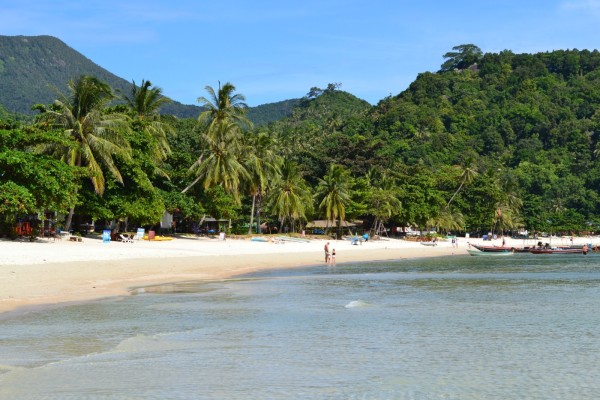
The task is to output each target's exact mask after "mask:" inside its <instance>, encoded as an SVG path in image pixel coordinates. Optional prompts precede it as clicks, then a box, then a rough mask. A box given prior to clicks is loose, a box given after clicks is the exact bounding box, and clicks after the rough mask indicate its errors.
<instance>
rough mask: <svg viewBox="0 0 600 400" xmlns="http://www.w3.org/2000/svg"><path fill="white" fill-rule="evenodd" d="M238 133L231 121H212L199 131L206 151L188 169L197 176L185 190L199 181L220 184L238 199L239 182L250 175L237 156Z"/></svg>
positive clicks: (206, 185) (208, 184)
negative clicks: (202, 131) (206, 129)
mask: <svg viewBox="0 0 600 400" xmlns="http://www.w3.org/2000/svg"><path fill="white" fill-rule="evenodd" d="M239 136H240V131H239V128H238V126H237V125H236V124H235V123H234V122H230V121H224V122H222V123H220V124H217V125H212V126H211V127H210V128H209V130H208V132H207V133H205V134H203V135H202V137H203V141H204V144H205V146H206V151H205V152H203V153H202V154H201V155H200V157H199V158H198V160H196V162H195V163H194V164H192V166H191V167H190V172H191V173H192V174H194V175H196V177H197V178H196V180H195V181H194V182H193V183H192V184H191V185H190V186H188V187H187V188H186V189H184V192H185V191H187V189H189V188H190V187H191V186H192V185H193V184H194V183H196V182H198V181H202V184H203V187H204V189H209V188H211V187H213V186H221V187H223V189H224V190H225V192H227V193H230V194H232V195H233V196H234V198H235V199H236V200H237V201H239V195H240V188H241V183H242V181H243V180H244V179H247V178H249V174H248V171H247V170H246V168H245V167H244V165H243V164H242V163H241V161H240V158H239V157H240V143H241V142H240V137H239Z"/></svg>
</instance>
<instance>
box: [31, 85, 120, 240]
mask: <svg viewBox="0 0 600 400" xmlns="http://www.w3.org/2000/svg"><path fill="white" fill-rule="evenodd" d="M68 86H69V90H70V93H69V94H68V95H64V94H61V95H60V98H59V99H58V100H56V101H55V102H54V104H53V106H52V107H43V108H42V109H41V111H42V115H41V118H40V120H41V122H42V123H47V122H50V123H51V124H52V126H53V127H55V128H60V129H62V133H63V135H64V136H65V137H67V138H69V139H70V140H72V141H73V142H74V145H73V146H67V147H65V146H49V150H50V151H52V153H53V154H55V155H56V156H58V157H60V158H61V159H62V160H63V161H65V162H67V163H68V164H69V165H73V166H77V167H84V168H85V169H86V170H87V173H88V176H89V178H90V179H91V182H92V185H93V187H94V190H95V191H96V193H98V194H102V193H103V192H104V185H105V176H104V170H105V169H106V170H108V172H110V173H111V174H112V175H113V176H114V178H115V179H116V180H117V181H119V182H121V183H122V182H123V178H122V177H121V173H120V172H119V170H118V168H117V166H116V165H115V162H114V159H113V155H114V154H118V155H120V156H121V157H123V158H128V157H130V147H129V143H128V142H127V140H126V139H125V136H124V135H123V134H124V133H125V132H128V131H129V130H130V126H129V121H128V118H127V116H126V115H124V114H122V113H105V109H106V107H107V106H108V104H109V103H110V101H111V100H113V99H114V97H115V96H114V94H113V92H112V89H111V87H110V86H109V85H107V84H106V83H104V82H101V81H100V80H98V79H97V78H95V77H92V76H87V75H83V76H81V77H80V78H79V79H77V80H76V81H73V80H71V81H70V82H69V85H68ZM74 211H75V208H74V207H72V208H71V210H70V212H69V215H68V217H67V221H66V223H65V230H68V229H69V228H70V225H71V220H72V217H73V214H74Z"/></svg>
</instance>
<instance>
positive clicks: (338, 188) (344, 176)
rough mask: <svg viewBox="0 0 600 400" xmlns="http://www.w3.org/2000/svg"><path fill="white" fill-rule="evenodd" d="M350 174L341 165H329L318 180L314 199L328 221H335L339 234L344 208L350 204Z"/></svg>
mask: <svg viewBox="0 0 600 400" xmlns="http://www.w3.org/2000/svg"><path fill="white" fill-rule="evenodd" d="M350 183H351V178H350V173H349V172H348V171H347V170H346V169H345V168H344V167H342V166H341V165H337V164H331V165H330V166H329V171H328V172H327V174H326V175H325V176H324V177H323V179H319V183H318V185H317V193H316V196H315V197H316V199H317V201H318V202H319V208H320V209H321V211H322V212H323V214H324V215H325V219H327V220H328V221H337V227H338V234H340V233H341V232H340V230H341V224H342V221H344V219H345V218H346V206H348V204H349V203H350Z"/></svg>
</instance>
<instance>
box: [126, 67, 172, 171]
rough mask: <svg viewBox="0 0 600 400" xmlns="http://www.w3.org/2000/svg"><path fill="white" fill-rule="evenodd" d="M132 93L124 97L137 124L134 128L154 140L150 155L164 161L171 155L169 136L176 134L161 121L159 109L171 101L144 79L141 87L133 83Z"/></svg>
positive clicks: (169, 126)
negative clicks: (137, 128)
mask: <svg viewBox="0 0 600 400" xmlns="http://www.w3.org/2000/svg"><path fill="white" fill-rule="evenodd" d="M132 84H133V85H132V88H131V93H130V95H129V96H123V97H124V99H125V102H126V104H127V107H128V108H129V112H130V113H131V114H132V116H133V118H134V120H135V122H134V127H139V128H140V129H141V130H142V131H143V132H145V133H146V134H147V135H148V137H149V138H150V139H151V140H152V141H151V146H150V149H149V150H150V154H152V156H153V158H154V159H155V160H156V161H162V160H164V159H166V158H167V156H168V155H169V154H171V148H170V147H169V141H168V140H167V134H174V133H175V130H174V129H173V127H172V126H171V125H170V124H169V123H167V122H165V121H164V120H163V119H161V116H160V114H159V109H160V107H161V106H162V105H164V104H166V103H170V102H171V99H169V98H167V97H165V96H163V94H162V89H161V88H158V87H152V82H150V81H145V80H143V79H142V83H141V86H137V85H136V84H135V81H133V82H132Z"/></svg>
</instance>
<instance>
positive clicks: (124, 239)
mask: <svg viewBox="0 0 600 400" xmlns="http://www.w3.org/2000/svg"><path fill="white" fill-rule="evenodd" d="M119 238H120V239H121V242H123V243H133V239H132V238H130V237H129V236H127V235H123V234H122V233H119Z"/></svg>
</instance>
